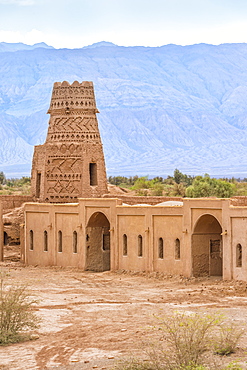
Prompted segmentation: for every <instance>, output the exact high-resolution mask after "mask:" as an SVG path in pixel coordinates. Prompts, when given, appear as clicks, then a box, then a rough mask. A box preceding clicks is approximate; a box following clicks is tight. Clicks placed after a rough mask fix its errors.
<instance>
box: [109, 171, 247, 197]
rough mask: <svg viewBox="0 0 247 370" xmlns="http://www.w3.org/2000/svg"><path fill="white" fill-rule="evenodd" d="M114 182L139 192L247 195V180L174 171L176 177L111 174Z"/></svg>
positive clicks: (160, 194)
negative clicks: (192, 174)
mask: <svg viewBox="0 0 247 370" xmlns="http://www.w3.org/2000/svg"><path fill="white" fill-rule="evenodd" d="M108 182H109V183H110V184H113V185H116V186H119V187H122V188H127V189H130V190H132V191H135V193H136V195H141V196H148V195H155V196H173V197H174V196H177V197H189V198H199V197H218V198H229V197H231V196H234V195H236V196H237V195H238V196H247V179H246V178H244V179H240V178H238V179H237V178H234V177H232V178H220V179H216V178H213V177H210V176H209V175H208V174H205V175H204V176H191V175H187V174H184V173H182V172H181V171H179V170H178V169H175V170H174V173H173V176H167V178H163V177H160V176H157V177H154V178H149V177H148V176H142V177H138V176H130V177H124V176H115V177H113V176H109V178H108Z"/></svg>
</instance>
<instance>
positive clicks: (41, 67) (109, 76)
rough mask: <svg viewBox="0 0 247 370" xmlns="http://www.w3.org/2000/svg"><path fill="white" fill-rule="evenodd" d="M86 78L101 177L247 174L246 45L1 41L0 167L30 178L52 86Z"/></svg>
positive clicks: (16, 175)
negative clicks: (68, 45) (67, 45)
mask: <svg viewBox="0 0 247 370" xmlns="http://www.w3.org/2000/svg"><path fill="white" fill-rule="evenodd" d="M63 80H67V81H69V82H70V83H72V82H73V81H74V80H78V81H80V82H81V81H85V80H88V81H93V82H94V88H95V94H96V101H97V107H98V109H99V111H100V114H99V115H98V121H99V127H100V132H101V137H102V141H103V144H104V152H105V158H106V166H107V173H108V175H127V176H128V175H135V174H138V175H150V176H152V175H161V176H165V175H167V174H172V173H173V171H174V169H175V168H178V169H180V170H181V171H182V172H185V173H187V174H204V173H205V172H207V173H209V174H210V175H218V176H220V175H221V176H224V175H227V176H232V175H233V176H241V177H247V155H246V154H247V44H222V45H219V46H214V45H206V44H198V45H192V46H177V45H166V46H162V47H140V46H139V47H121V46H117V45H114V44H112V43H107V42H101V43H98V44H94V45H91V46H88V47H84V48H81V49H54V48H53V47H50V46H48V45H46V44H44V43H41V44H36V45H33V46H29V45H25V44H21V43H20V44H8V43H0V130H1V131H0V132H1V135H0V170H3V171H4V172H5V173H6V174H7V175H8V176H12V177H18V176H22V175H29V174H30V168H31V160H32V153H33V145H37V144H42V143H43V142H44V141H45V137H46V132H47V125H48V120H49V116H48V115H46V112H47V109H48V106H49V102H50V96H51V91H52V87H53V83H54V82H55V81H63Z"/></svg>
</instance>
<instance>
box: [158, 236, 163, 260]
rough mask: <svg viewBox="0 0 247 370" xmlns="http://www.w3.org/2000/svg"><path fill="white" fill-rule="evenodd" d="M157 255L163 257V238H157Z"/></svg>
mask: <svg viewBox="0 0 247 370" xmlns="http://www.w3.org/2000/svg"><path fill="white" fill-rule="evenodd" d="M158 255H159V258H162V259H163V258H164V242H163V238H159V241H158Z"/></svg>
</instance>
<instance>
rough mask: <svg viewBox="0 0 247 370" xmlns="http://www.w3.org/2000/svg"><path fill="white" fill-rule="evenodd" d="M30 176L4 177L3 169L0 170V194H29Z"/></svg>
mask: <svg viewBox="0 0 247 370" xmlns="http://www.w3.org/2000/svg"><path fill="white" fill-rule="evenodd" d="M30 188H31V178H30V177H28V176H23V177H21V178H20V179H18V178H11V179H8V178H6V176H5V174H4V172H3V171H1V172H0V195H11V194H15V195H29V194H30Z"/></svg>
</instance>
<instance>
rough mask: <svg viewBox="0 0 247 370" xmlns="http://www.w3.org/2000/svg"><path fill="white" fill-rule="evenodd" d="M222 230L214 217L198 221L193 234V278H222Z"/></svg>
mask: <svg viewBox="0 0 247 370" xmlns="http://www.w3.org/2000/svg"><path fill="white" fill-rule="evenodd" d="M221 233H222V228H221V226H220V223H219V221H218V220H217V219H216V218H215V217H214V216H212V215H209V214H206V215H203V216H201V217H200V218H199V220H197V222H196V225H195V227H194V232H193V234H192V242H191V246H192V274H193V276H203V275H210V276H222V238H221Z"/></svg>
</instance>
